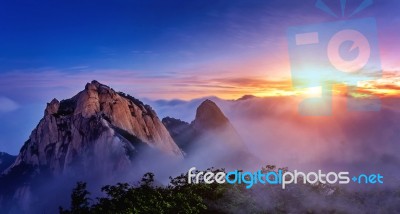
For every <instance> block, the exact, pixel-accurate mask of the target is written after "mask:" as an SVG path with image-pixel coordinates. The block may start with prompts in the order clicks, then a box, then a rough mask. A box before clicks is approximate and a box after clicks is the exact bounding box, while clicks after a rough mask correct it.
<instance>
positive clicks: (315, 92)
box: [302, 86, 322, 97]
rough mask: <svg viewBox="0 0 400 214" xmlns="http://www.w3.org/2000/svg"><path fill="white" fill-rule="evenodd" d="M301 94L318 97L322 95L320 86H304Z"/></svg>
mask: <svg viewBox="0 0 400 214" xmlns="http://www.w3.org/2000/svg"><path fill="white" fill-rule="evenodd" d="M302 94H304V95H305V96H307V97H319V96H321V95H322V87H321V86H317V87H309V88H306V89H305V90H304V92H303V93H302Z"/></svg>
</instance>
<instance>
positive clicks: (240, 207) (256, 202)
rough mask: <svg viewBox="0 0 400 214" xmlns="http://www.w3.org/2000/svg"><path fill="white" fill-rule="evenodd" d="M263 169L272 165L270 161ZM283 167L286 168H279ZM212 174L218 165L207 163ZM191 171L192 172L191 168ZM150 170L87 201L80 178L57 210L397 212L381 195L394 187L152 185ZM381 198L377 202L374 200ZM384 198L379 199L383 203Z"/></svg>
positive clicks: (126, 213)
mask: <svg viewBox="0 0 400 214" xmlns="http://www.w3.org/2000/svg"><path fill="white" fill-rule="evenodd" d="M261 170H262V172H263V173H266V172H271V171H275V172H276V171H278V170H279V169H278V168H277V167H275V166H273V165H267V166H265V167H263V168H262V169H261ZM281 170H283V171H287V168H283V169H282V168H281ZM207 171H212V172H214V173H215V174H216V173H217V172H220V171H224V169H213V168H211V169H208V170H207ZM194 173H198V171H197V172H194ZM154 183H155V182H154V174H152V173H147V174H145V175H144V176H143V178H142V180H141V181H140V182H139V183H137V184H135V185H131V184H128V183H118V184H116V185H112V186H111V185H107V186H104V187H103V188H102V189H101V190H102V192H103V193H104V194H105V197H101V198H97V199H96V200H95V201H94V202H93V203H91V204H90V203H89V202H90V201H91V200H90V199H89V198H88V196H89V195H90V193H89V192H88V191H87V190H86V184H85V183H78V184H77V186H76V187H75V188H74V189H73V192H72V195H71V207H70V209H69V210H64V209H63V208H60V213H64V214H69V213H78V214H80V213H89V214H91V213H105V214H108V213H110V214H111V213H113V214H114V213H117V214H133V213H135V214H136V213H146V214H147V213H165V214H169V213H174V214H175V213H177V214H179V213H190V214H191V213H193V214H201V213H365V212H369V213H399V211H400V205H399V203H388V202H387V201H385V198H387V197H390V198H392V200H397V201H400V191H398V190H397V191H389V190H387V191H386V190H384V191H371V192H357V191H352V192H349V191H347V190H346V189H342V188H339V186H334V185H327V184H321V183H317V184H303V183H302V182H301V181H300V182H299V183H298V184H297V185H288V186H287V188H286V189H285V190H282V187H281V186H280V185H255V186H253V188H251V189H246V185H245V184H234V185H231V184H226V183H225V184H217V183H212V184H205V183H204V181H203V180H202V178H201V177H200V183H199V184H193V183H191V184H189V182H188V176H187V174H181V175H180V176H177V177H175V178H170V182H169V184H168V185H167V186H156V185H155V184H154ZM380 204H382V205H380ZM383 204H384V205H383Z"/></svg>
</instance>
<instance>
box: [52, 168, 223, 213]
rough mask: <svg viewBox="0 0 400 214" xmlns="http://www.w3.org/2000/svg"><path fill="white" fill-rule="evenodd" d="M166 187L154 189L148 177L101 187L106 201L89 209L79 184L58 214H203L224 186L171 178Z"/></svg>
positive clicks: (86, 192) (86, 198)
mask: <svg viewBox="0 0 400 214" xmlns="http://www.w3.org/2000/svg"><path fill="white" fill-rule="evenodd" d="M170 180H171V181H170V184H169V185H168V186H166V187H158V186H155V185H154V174H152V173H147V174H145V175H144V176H143V178H142V180H141V182H140V183H139V184H138V185H130V184H128V183H118V184H116V185H113V186H111V185H107V186H104V187H103V188H102V189H101V190H102V192H104V193H105V195H106V197H102V198H97V201H96V203H94V204H92V205H90V206H89V200H90V199H89V198H88V197H87V196H88V195H90V193H89V192H88V191H87V190H86V183H82V182H78V183H77V186H76V187H75V188H74V190H73V191H72V195H71V207H70V210H64V209H63V208H61V207H60V213H62V214H69V213H110V214H111V213H121V214H125V213H126V214H128V213H129V214H130V213H193V214H196V213H204V212H205V211H206V210H207V206H206V201H213V200H218V199H219V198H221V197H222V196H223V193H224V191H225V188H226V186H224V185H216V184H215V185H213V184H211V185H207V184H204V183H200V184H188V182H187V175H184V174H182V175H180V176H178V177H176V178H170Z"/></svg>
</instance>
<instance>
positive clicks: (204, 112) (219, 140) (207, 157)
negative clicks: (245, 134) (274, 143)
mask: <svg viewBox="0 0 400 214" xmlns="http://www.w3.org/2000/svg"><path fill="white" fill-rule="evenodd" d="M162 121H163V123H164V125H165V126H166V127H167V129H168V131H169V132H170V133H171V136H172V137H173V138H174V140H175V142H177V144H178V145H179V146H180V147H181V148H182V149H183V151H184V152H185V153H186V154H187V158H188V159H189V162H190V160H194V162H195V163H196V164H198V165H199V167H200V166H205V167H207V166H208V167H209V166H220V167H229V166H231V167H246V166H250V165H251V163H254V162H257V161H258V160H256V159H255V158H254V156H253V155H251V154H250V153H249V151H248V149H247V147H246V145H245V144H244V142H243V141H242V138H241V137H240V135H239V134H238V132H237V131H236V129H235V128H234V127H233V125H232V124H231V122H230V121H229V119H228V118H227V117H226V116H225V115H224V113H223V112H222V111H221V110H220V108H219V107H218V106H217V105H216V104H215V103H214V102H213V101H211V100H208V99H207V100H205V101H203V102H202V103H201V104H200V105H199V106H198V108H197V110H196V117H195V119H194V120H193V121H192V123H190V124H189V123H186V122H183V121H181V120H178V119H175V118H170V117H166V118H164V119H163V120H162ZM198 160H201V162H200V163H199V161H198Z"/></svg>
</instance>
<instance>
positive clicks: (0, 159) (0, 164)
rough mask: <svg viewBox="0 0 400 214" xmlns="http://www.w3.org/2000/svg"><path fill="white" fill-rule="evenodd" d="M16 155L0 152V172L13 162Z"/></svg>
mask: <svg viewBox="0 0 400 214" xmlns="http://www.w3.org/2000/svg"><path fill="white" fill-rule="evenodd" d="M16 158H17V157H16V156H12V155H9V154H7V153H5V152H0V174H1V172H3V171H4V170H5V169H7V168H8V167H9V166H11V164H13V163H14V161H15V159H16Z"/></svg>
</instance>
